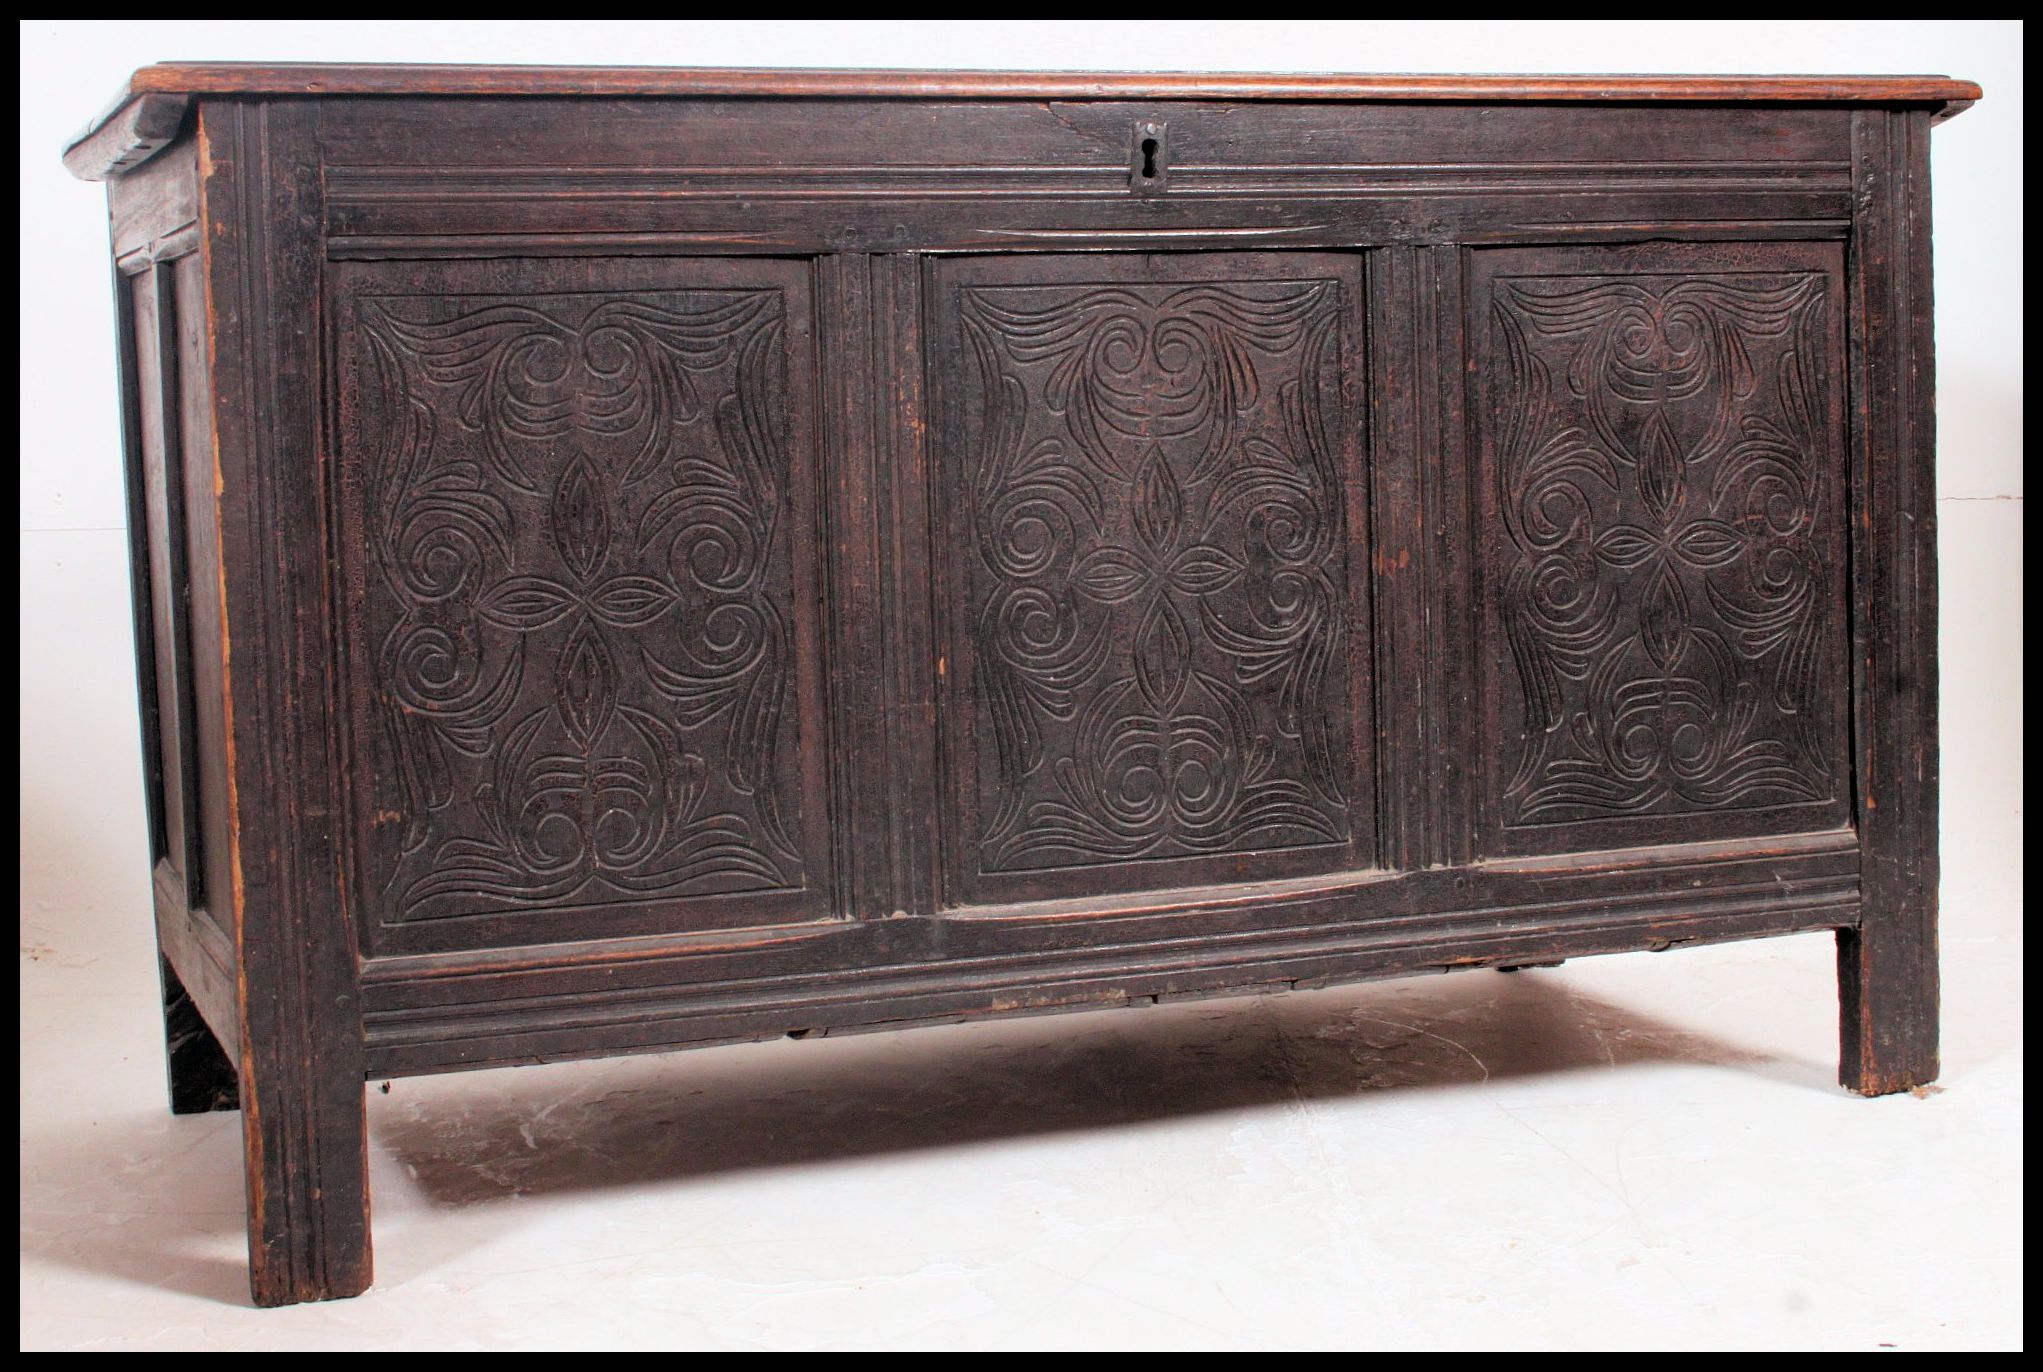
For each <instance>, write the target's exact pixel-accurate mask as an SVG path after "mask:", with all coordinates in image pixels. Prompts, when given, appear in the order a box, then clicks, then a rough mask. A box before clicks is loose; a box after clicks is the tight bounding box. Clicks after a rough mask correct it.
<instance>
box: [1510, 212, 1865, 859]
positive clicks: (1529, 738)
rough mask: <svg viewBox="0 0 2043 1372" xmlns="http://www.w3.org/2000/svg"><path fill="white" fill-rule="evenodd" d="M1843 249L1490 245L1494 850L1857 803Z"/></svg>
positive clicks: (1834, 815) (1843, 808) (1828, 816)
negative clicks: (1851, 708) (1850, 698)
mask: <svg viewBox="0 0 2043 1372" xmlns="http://www.w3.org/2000/svg"><path fill="white" fill-rule="evenodd" d="M1839 259H1840V255H1839V253H1838V252H1837V251H1836V250H1835V249H1833V248H1830V247H1825V246H1813V245H1812V246H1785V245H1764V246H1757V247H1748V248H1743V249H1721V250H1719V249H1703V248H1662V249H1621V248H1611V249H1587V250H1570V251H1536V250H1527V251H1522V252H1494V253H1480V254H1477V264H1478V265H1477V270H1476V283H1477V289H1476V290H1475V292H1474V294H1473V296H1472V302H1473V310H1474V312H1475V315H1474V317H1473V318H1472V319H1471V338H1472V345H1473V346H1474V347H1476V348H1477V350H1478V351H1477V364H1478V365H1477V373H1478V376H1479V381H1480V388H1481V390H1482V392H1483V399H1482V408H1481V411H1480V419H1479V423H1480V424H1481V425H1482V426H1483V430H1484V432H1483V443H1482V454H1483V463H1484V472H1483V476H1482V481H1481V489H1480V491H1479V498H1478V508H1479V510H1480V511H1481V515H1480V519H1479V524H1480V528H1479V539H1478V546H1479V548H1480V551H1481V563H1482V566H1481V579H1482V594H1481V601H1482V612H1483V615H1484V626H1485V627H1484V634H1485V640H1486V645H1487V651H1485V652H1483V653H1482V654H1480V655H1479V660H1478V672H1479V673H1481V674H1484V675H1485V676H1486V678H1487V680H1486V689H1485V691H1484V702H1485V706H1486V712H1487V713H1486V720H1485V727H1486V730H1487V737H1486V743H1485V747H1484V750H1483V751H1484V759H1485V765H1486V766H1487V767H1488V768H1489V769H1490V770H1489V772H1488V783H1489V784H1488V795H1487V798H1486V799H1487V805H1488V819H1489V825H1490V828H1491V830H1492V832H1491V835H1490V838H1489V842H1490V844H1491V846H1492V847H1494V848H1497V849H1501V850H1503V851H1555V850H1564V849H1568V848H1593V847H1608V846H1612V845H1615V844H1623V843H1642V842H1664V841H1680V840H1685V839H1692V838H1702V837H1708V836H1712V835H1727V834H1748V833H1764V832H1777V831H1792V830H1805V829H1819V828H1827V827H1832V826H1835V825H1838V824H1842V823H1845V822H1846V821H1847V819H1848V806H1847V800H1846V798H1847V797H1848V796H1849V794H1850V777H1849V761H1848V753H1847V747H1846V743H1845V732H1844V718H1845V716H1844V703H1845V699H1846V689H1847V683H1846V677H1845V664H1844V652H1845V639H1844V634H1845V620H1844V588H1845V575H1846V568H1845V560H1844V559H1845V531H1846V510H1845V507H1844V503H1843V500H1844V485H1843V472H1844V446H1843V425H1842V411H1841V404H1842V390H1843V385H1842V381H1843V372H1842V347H1841V343H1840V339H1841V332H1840V330H1841V325H1842V321H1841V317H1840V315H1841V310H1842V296H1841V293H1840V291H1839V288H1838V283H1839V279H1840V275H1841V270H1842V263H1841V261H1840V260H1839Z"/></svg>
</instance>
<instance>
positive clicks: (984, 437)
mask: <svg viewBox="0 0 2043 1372" xmlns="http://www.w3.org/2000/svg"><path fill="white" fill-rule="evenodd" d="M1358 268H1359V262H1358V260H1357V259H1353V258H1342V257H1334V256H1327V255H1317V254H1253V255H1252V254H1215V255H1204V254H1197V255H1195V254H1182V255H1171V254H1163V255H1155V256H1140V257H1138V256H1133V255H1126V256H1119V255H1117V256H1054V255H1052V256H1023V257H1014V258H1006V259H999V260H992V259H980V260H969V261H962V262H957V263H951V264H947V265H945V266H944V267H942V268H940V269H939V270H938V271H937V273H936V279H937V289H936V291H935V293H934V300H935V310H936V312H937V317H936V319H935V320H934V321H933V322H934V329H933V333H934V337H935V340H936V348H937V351H936V353H935V354H934V356H933V357H932V360H931V377H932V389H933V391H934V393H935V395H936V398H937V409H938V412H939V415H940V423H941V426H942V429H941V436H940V447H941V452H940V455H939V463H938V465H939V469H940V472H941V479H942V481H943V483H944V485H943V489H944V493H945V501H944V510H945V513H944V514H943V515H942V517H941V518H940V520H939V521H938V524H939V531H940V534H941V537H942V538H943V540H944V541H945V545H946V561H947V564H948V565H947V567H946V568H945V573H946V574H947V582H946V585H945V587H944V595H943V596H942V600H943V613H942V618H943V620H944V623H943V625H942V630H941V633H940V641H941V642H942V643H943V644H944V645H945V651H944V653H943V659H944V660H943V663H942V664H941V670H942V673H943V676H944V691H943V701H944V718H943V728H942V739H943V751H944V756H945V761H946V766H947V769H948V770H949V772H950V781H951V791H952V794H954V795H955V796H956V798H957V802H958V803H957V805H956V808H955V812H954V814H953V815H952V816H951V823H950V825H949V827H948V829H947V845H948V848H949V853H950V858H951V886H952V889H951V894H952V898H953V899H954V900H956V901H960V902H972V901H987V900H1000V899H1026V898H1032V897H1050V896H1056V895H1060V894H1066V893H1089V892H1095V891H1101V890H1128V889H1147V888H1152V887H1168V886H1174V885H1185V884H1198V883H1207V882H1221V881H1232V880H1243V879H1249V878H1253V877H1256V876H1262V875H1277V874H1297V873H1303V872H1314V871H1333V870H1343V869H1347V868H1351V867H1355V866H1366V865H1367V862H1368V855H1369V854H1370V853H1371V852H1373V847H1372V845H1371V843H1370V839H1371V836H1372V835H1373V825H1374V815H1373V811H1372V808H1371V802H1370V791H1369V787H1368V780H1367V777H1368V772H1367V765H1366V760H1367V758H1368V756H1369V741H1368V730H1367V723H1368V699H1369V695H1368V669H1367V645H1368V642H1369V634H1368V629H1367V616H1366V610H1367V604H1366V599H1365V588H1364V582H1365V581H1366V567H1367V560H1366V555H1365V553H1364V549H1363V543H1362V538H1363V534H1364V531H1365V529H1366V527H1367V520H1366V510H1367V503H1366V501H1367V492H1366V489H1365V486H1364V480H1363V471H1362V465H1361V453H1362V442H1363V433H1364V425H1363V422H1362V415H1361V412H1360V411H1361V394H1362V387H1361V361H1362V355H1363V353H1362V347H1361V341H1360V334H1361V320H1362V317H1363V316H1362V301H1361V276H1360V272H1359V269H1358Z"/></svg>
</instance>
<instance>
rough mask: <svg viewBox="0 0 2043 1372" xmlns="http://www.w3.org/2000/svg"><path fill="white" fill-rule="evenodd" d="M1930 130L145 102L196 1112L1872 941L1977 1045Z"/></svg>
mask: <svg viewBox="0 0 2043 1372" xmlns="http://www.w3.org/2000/svg"><path fill="white" fill-rule="evenodd" d="M1978 95H1979V91H1978V88H1977V87H1975V86H1972V85H1970V84H1967V83H1965V82H1960V81H1952V80H1947V79H1944V78H1890V77H1881V78H1859V79H1845V78H1830V77H1823V78H1817V77H1808V78H1802V77H1793V78H1789V77H1740V78H1723V79H1703V78H1679V79H1674V78H1606V77H1570V78H1498V77H1482V78H1475V77H1456V78H1443V77H1400V78H1380V77H1326V76H1311V77H1296V76H1294V77H1256V76H1192V75H1150V76H1105V75H1054V74H1012V73H1008V74H1001V73H908V72H892V73H880V72H829V71H800V72H762V71H684V70H624V69H591V70H561V69H546V68H479V67H478V68H456V67H442V68H428V67H417V68H404V67H319V66H300V67H253V66H250V67H239V66H166V67H151V68H148V69H145V70H143V71H141V72H138V73H137V74H136V76H135V78H134V80H133V82H132V84H131V85H130V87H129V89H128V90H127V91H126V92H125V93H124V94H123V96H122V98H121V100H120V101H119V102H118V103H117V104H116V105H115V106H114V108H113V109H112V111H111V112H110V113H108V114H107V115H106V116H105V117H104V118H103V119H101V120H100V121H99V123H97V124H96V125H95V126H94V127H93V128H91V129H90V130H88V131H87V132H86V133H85V134H84V135H82V136H81V137H80V139H79V140H78V142H77V143H76V144H75V145H74V146H73V147H72V148H71V149H70V150H69V152H68V153H67V160H68V162H69V164H70V166H71V167H72V168H73V170H75V171H76V172H78V173H79V174H80V175H81V176H86V177H94V178H104V179H106V181H107V182H108V190H109V196H110V199H111V203H112V223H113V258H114V268H115V272H114V275H115V289H116V298H117V300H118V302H119V321H120V348H121V358H122V367H121V389H120V397H121V404H122V407H123V412H124V414H125V419H126V434H127V473H128V488H129V510H130V522H131V528H132V531H133V549H134V556H133V569H134V599H135V607H136V614H135V624H136V634H137V646H138V658H139V662H140V668H141V670H140V686H141V699H142V701H143V725H142V727H143V739H144V747H145V750H146V758H147V762H148V781H149V825H150V832H151V835H152V842H153V851H154V857H155V881H154V890H155V917H156V925H157V930H158V933H159V936H160V944H161V948H162V953H163V985H164V1002H165V1016H166V1021H167V1026H168V1040H169V1045H170V1049H169V1051H170V1091H171V1099H172V1106H173V1108H174V1109H178V1110H186V1111H189V1110H206V1109H229V1108H234V1107H235V1106H236V1105H237V1104H238V1105H239V1107H240V1108H241V1109H242V1111H243V1114H244V1118H245V1120H246V1129H245V1139H246V1164H247V1176H248V1202H249V1229H250V1243H251V1254H252V1267H253V1284H254V1292H255V1298H256V1300H258V1301H259V1302H262V1303H265V1304H278V1303H284V1302H290V1301H298V1300H308V1299H315V1298H320V1297H329V1296H346V1295H351V1294H353V1293H356V1292H359V1291H361V1290H362V1289H363V1288H364V1287H366V1286H367V1285H368V1283H369V1279H370V1266H369V1243H368V1191H367V1186H366V1180H365V1173H366V1168H365V1161H364V1159H365V1138H364V1127H363V1101H362V1094H363V1086H364V1080H365V1078H370V1077H386V1076H391V1075H395V1074H403V1073H422V1072H439V1071H447V1070H452V1069H457V1068H468V1067H484V1066H493V1065H499V1064H510V1063H520V1062H534V1061H539V1060H548V1059H556V1058H563V1057H573V1056H578V1055H581V1056H586V1055H596V1054H611V1053H623V1052H634V1051H642V1050H651V1049H665V1048H673V1047H679V1046H683V1045H695V1044H707V1043H719V1042H728V1041H733V1040H743V1039H758V1038H765V1037H771V1036H777V1035H782V1034H792V1035H797V1036H800V1035H807V1034H818V1033H820V1034H828V1033H837V1032H842V1031H846V1030H851V1029H865V1028H874V1027H885V1026H894V1025H911V1024H918V1023H931V1022H941V1021H954V1020H959V1019H968V1018H972V1017H975V1016H986V1015H999V1014H1014V1013H1021V1012H1028V1011H1035V1010H1049V1009H1069V1008H1077V1007H1084V1006H1094V1005H1098V1006H1108V1005H1133V1004H1146V1003H1149V1002H1152V1001H1156V1000H1160V999H1168V998H1171V997H1177V996H1188V995H1203V994H1219V993H1227V992H1247V991H1251V990H1267V989H1271V988H1281V987H1305V986H1314V985H1322V984H1325V983H1328V982H1334V981H1341V980H1351V979H1357V978H1366V977H1384V976H1393V975H1398V974H1402V973H1410V972H1419V971H1437V970H1442V969H1447V968H1458V967H1481V966H1507V967H1508V966H1519V965H1525V964H1529V963H1542V962H1553V961H1556V960H1558V959H1563V958H1568V957H1575V956H1579V955H1583V954H1590V953H1614V952H1621V951H1626V950H1632V949H1665V948H1669V947H1672V946H1675V945H1680V944H1689V943H1696V942H1704V941H1710V940H1723V939H1737V938H1751V937H1759V936H1763V935H1771V934H1783V933H1789V932H1793V931H1801V930H1835V931H1836V935H1837V942H1838V981H1839V991H1840V1000H1841V1003H1842V1007H1843V1014H1842V1023H1843V1036H1842V1037H1843V1065H1842V1068H1841V1076H1842V1079H1843V1082H1844V1084H1845V1085H1847V1086H1850V1087H1852V1088H1854V1089H1856V1090H1859V1091H1863V1092H1867V1093H1878V1092H1890V1091H1898V1090H1901V1089H1904V1088H1907V1087H1910V1086H1914V1085H1916V1084H1919V1083H1922V1082H1925V1081H1928V1080H1929V1079H1931V1078H1932V1077H1933V1076H1934V1075H1935V1074H1936V1070H1937V1065H1936V1064H1937V1057H1936V1005H1937V989H1936V988H1937V975H1936V886H1937V860H1936V800H1937V794H1936V766H1937V764H1936V759H1937V752H1936V678H1935V653H1934V647H1935V641H1936V633H1935V630H1936V601H1935V587H1936V571H1935V569H1936V559H1935V551H1936V543H1935V508H1934V504H1933V499H1932V497H1933V489H1932V487H1933V460H1932V458H1933V442H1934V426H1933V424H1932V392H1931V330H1930V252H1929V248H1930V219H1929V187H1928V183H1927V173H1928V139H1929V131H1930V126H1931V125H1932V124H1933V123H1935V122H1936V121H1937V120H1939V119H1940V118H1943V117H1945V116H1947V115H1949V114H1951V113H1953V112H1955V111H1957V110H1959V109H1962V108H1963V107H1964V106H1965V105H1967V104H1968V103H1970V102H1971V101H1973V100H1975V99H1977V98H1978Z"/></svg>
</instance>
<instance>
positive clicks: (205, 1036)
mask: <svg viewBox="0 0 2043 1372" xmlns="http://www.w3.org/2000/svg"><path fill="white" fill-rule="evenodd" d="M159 967H160V970H161V972H162V975H163V1025H164V1034H165V1037H166V1039H167V1040H168V1044H167V1049H168V1051H167V1054H166V1056H167V1057H168V1060H169V1064H168V1065H169V1069H170V1111H171V1113H172V1114H175V1115H202V1114H206V1113H208V1112H210V1111H214V1110H238V1109H240V1108H241V1081H240V1078H239V1077H238V1076H237V1075H236V1074H235V1071H234V1059H233V1058H231V1057H229V1056H228V1054H227V1050H226V1048H225V1047H224V1046H223V1045H222V1044H221V1042H220V1040H219V1038H218V1037H217V1036H216V1035H215V1034H214V1033H213V1031H212V1029H211V1028H209V1027H208V1026H207V1024H206V1020H205V1016H203V1015H202V1014H200V1013H199V1008H198V1006H197V1005H196V1004H194V1003H193V1001H192V998H191V995H190V994H189V993H188V992H187V991H186V990H185V989H184V983H183V982H181V981H179V980H178V976H177V970H176V969H175V968H174V967H172V966H171V965H170V960H169V959H168V958H163V959H160V960H159Z"/></svg>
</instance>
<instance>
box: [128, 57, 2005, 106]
mask: <svg viewBox="0 0 2043 1372" xmlns="http://www.w3.org/2000/svg"><path fill="white" fill-rule="evenodd" d="M128 90H129V92H130V93H132V94H136V95H141V94H148V93H174V94H183V95H201V94H205V95H228V94H232V95H393V94H395V95H699V96H762V97H787V98H801V97H816V96H852V97H859V98H867V99H874V98H877V99H889V98H896V99H926V98H930V97H943V96H964V97H978V98H986V99H1009V100H1041V99H1119V98H1149V99H1225V100H1314V99H1318V100H1327V99H1334V100H1434V101H1437V100H1567V101H1577V100H1594V101H1630V100H1688V101H1745V100H1789V101H1825V102H1836V101H1845V102H1853V103H1865V102H1872V103H1897V102H1898V103H1907V104H1942V103H1949V102H1952V101H1960V100H1965V101H1971V100H1977V99H1979V98H1980V94H1981V92H1980V89H1979V87H1978V86H1977V85H1976V84H1974V83H1973V82H1970V81H1962V80H1957V79H1954V78H1952V77H1949V76H1944V75H1930V74H1921V75H1915V74H1909V75H1903V74H1894V75H1865V76H1858V75H1824V74H1817V73H1810V74H1801V75H1723V76H1711V75H1686V76H1668V75H1658V76H1655V75H1638V74H1624V73H1611V74H1601V73H1580V74H1569V75H1517V74H1455V73H1384V74H1361V73H1342V72H1296V73H1286V72H1196V71H1156V72H1127V71H1092V72H1088V71H997V70H996V71H973V70H956V71H938V70H928V69H892V68H876V67H856V68H829V67H809V68H772V67H568V66H539V65H534V66H501V65H499V66H490V65H464V64H435V63H367V64H356V63H317V62H312V63H284V64H275V65H272V64H267V63H259V62H166V63H158V64H156V65H153V66H147V67H143V68H141V69H140V70H138V71H137V72H136V73H135V74H134V76H133V77H132V78H130V80H129V82H128Z"/></svg>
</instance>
